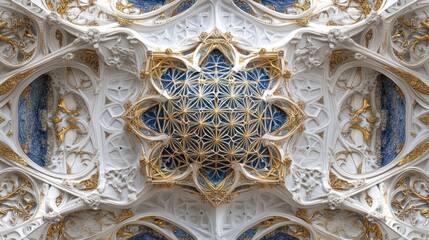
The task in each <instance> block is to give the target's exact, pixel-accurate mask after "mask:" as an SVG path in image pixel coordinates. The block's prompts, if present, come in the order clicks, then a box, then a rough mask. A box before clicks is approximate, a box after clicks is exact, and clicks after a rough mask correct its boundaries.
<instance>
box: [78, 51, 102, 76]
mask: <svg viewBox="0 0 429 240" xmlns="http://www.w3.org/2000/svg"><path fill="white" fill-rule="evenodd" d="M80 59H81V60H82V61H84V62H86V63H88V64H89V65H90V66H91V68H92V69H94V70H95V71H96V72H97V73H100V60H99V58H98V54H97V52H96V51H94V50H91V49H85V51H84V52H83V54H82V55H81V57H80Z"/></svg>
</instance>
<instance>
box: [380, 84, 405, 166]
mask: <svg viewBox="0 0 429 240" xmlns="http://www.w3.org/2000/svg"><path fill="white" fill-rule="evenodd" d="M378 88H379V92H380V95H379V96H380V98H381V113H382V114H381V116H382V120H381V122H382V123H383V124H382V125H383V126H382V129H381V146H380V153H381V166H386V165H387V164H389V163H390V162H392V161H393V160H394V159H395V158H396V156H397V155H398V153H399V151H398V150H399V149H401V148H402V147H403V146H404V143H405V113H406V106H405V102H406V101H405V98H404V95H403V94H402V93H401V92H400V89H399V88H398V87H397V85H396V84H395V83H394V82H393V81H392V80H390V79H389V78H388V77H386V76H382V77H381V79H380V81H379V84H378Z"/></svg>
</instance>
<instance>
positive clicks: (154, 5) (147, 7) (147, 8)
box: [128, 0, 196, 15]
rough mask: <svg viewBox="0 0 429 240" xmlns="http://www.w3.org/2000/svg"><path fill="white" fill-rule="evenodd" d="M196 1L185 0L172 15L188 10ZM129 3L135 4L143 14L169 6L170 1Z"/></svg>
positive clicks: (145, 0) (132, 1) (134, 1)
mask: <svg viewBox="0 0 429 240" xmlns="http://www.w3.org/2000/svg"><path fill="white" fill-rule="evenodd" d="M195 1H196V0H185V1H183V2H181V3H180V4H179V5H177V7H176V8H175V9H174V10H173V14H172V15H177V14H180V13H182V12H185V11H186V10H188V9H189V8H190V7H191V6H192V5H194V3H195ZM128 2H130V3H132V4H134V6H136V7H139V8H140V9H142V13H148V12H152V11H154V10H156V9H159V8H160V7H162V6H164V5H166V4H168V3H169V2H170V1H167V0H128Z"/></svg>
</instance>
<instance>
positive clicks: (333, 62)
mask: <svg viewBox="0 0 429 240" xmlns="http://www.w3.org/2000/svg"><path fill="white" fill-rule="evenodd" d="M352 56H353V53H352V52H351V51H348V50H345V49H340V50H335V51H333V52H332V53H331V55H330V56H329V73H330V74H331V75H332V74H333V72H334V71H335V69H337V67H338V65H339V64H342V63H344V62H345V61H347V60H350V59H351V58H352Z"/></svg>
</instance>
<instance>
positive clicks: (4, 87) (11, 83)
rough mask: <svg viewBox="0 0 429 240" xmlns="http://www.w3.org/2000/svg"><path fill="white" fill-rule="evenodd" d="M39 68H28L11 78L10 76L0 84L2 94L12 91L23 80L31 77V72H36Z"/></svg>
mask: <svg viewBox="0 0 429 240" xmlns="http://www.w3.org/2000/svg"><path fill="white" fill-rule="evenodd" d="M36 71H37V69H35V68H32V69H28V70H26V71H24V72H21V73H18V74H16V75H14V76H12V77H10V78H8V79H7V80H6V81H5V82H3V83H2V84H1V85H0V95H5V94H6V93H8V92H10V91H12V90H13V89H14V88H15V87H16V85H18V84H19V83H20V82H21V81H22V80H24V79H25V78H27V77H29V76H30V75H31V74H33V73H35V72H36Z"/></svg>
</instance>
